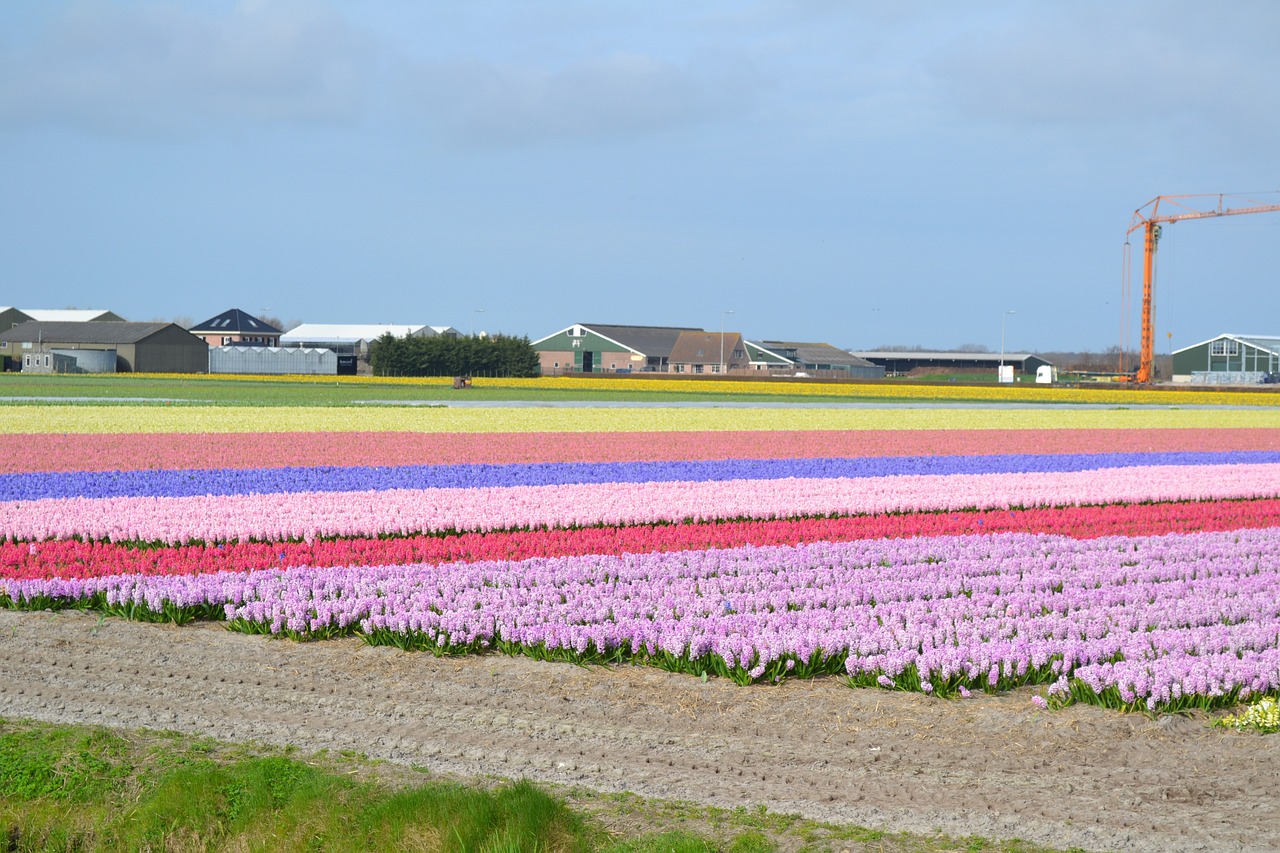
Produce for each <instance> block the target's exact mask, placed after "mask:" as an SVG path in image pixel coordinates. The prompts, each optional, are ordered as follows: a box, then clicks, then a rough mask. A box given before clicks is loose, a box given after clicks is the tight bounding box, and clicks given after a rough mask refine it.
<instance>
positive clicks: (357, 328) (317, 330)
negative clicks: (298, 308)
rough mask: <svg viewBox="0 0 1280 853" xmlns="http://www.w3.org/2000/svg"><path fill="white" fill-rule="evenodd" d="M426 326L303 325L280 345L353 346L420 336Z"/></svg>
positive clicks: (285, 337)
mask: <svg viewBox="0 0 1280 853" xmlns="http://www.w3.org/2000/svg"><path fill="white" fill-rule="evenodd" d="M427 328H428V327H427V326H406V325H395V324H379V323H368V324H359V323H303V324H302V325H301V326H298V327H296V328H293V329H290V330H289V331H288V332H286V333H285V334H283V335H281V336H280V342H281V343H305V342H307V341H323V342H326V343H336V344H354V343H359V342H360V341H376V340H377V339H378V338H380V337H382V336H383V335H386V334H390V335H391V336H392V337H395V338H403V337H404V336H405V335H415V336H417V335H422V333H423V330H426V329H427Z"/></svg>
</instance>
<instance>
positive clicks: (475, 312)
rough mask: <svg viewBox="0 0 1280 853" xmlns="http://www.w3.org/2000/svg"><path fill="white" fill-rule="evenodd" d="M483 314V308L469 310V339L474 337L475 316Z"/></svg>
mask: <svg viewBox="0 0 1280 853" xmlns="http://www.w3.org/2000/svg"><path fill="white" fill-rule="evenodd" d="M483 313H484V309H483V308H473V309H472V310H471V335H470V337H473V338H474V337H475V336H476V315H477V314H483Z"/></svg>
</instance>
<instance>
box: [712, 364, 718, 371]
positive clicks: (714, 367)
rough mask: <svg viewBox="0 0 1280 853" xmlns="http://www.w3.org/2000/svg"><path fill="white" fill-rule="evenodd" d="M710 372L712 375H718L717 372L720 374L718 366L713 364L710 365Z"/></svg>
mask: <svg viewBox="0 0 1280 853" xmlns="http://www.w3.org/2000/svg"><path fill="white" fill-rule="evenodd" d="M711 372H712V373H719V372H720V365H718V364H713V365H711Z"/></svg>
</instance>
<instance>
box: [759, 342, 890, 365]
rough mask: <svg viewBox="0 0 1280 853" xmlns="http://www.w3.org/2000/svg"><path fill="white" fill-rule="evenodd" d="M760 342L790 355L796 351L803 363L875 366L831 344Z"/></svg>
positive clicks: (798, 358)
mask: <svg viewBox="0 0 1280 853" xmlns="http://www.w3.org/2000/svg"><path fill="white" fill-rule="evenodd" d="M760 343H762V344H764V345H765V346H766V347H768V348H769V349H771V350H775V351H779V352H785V353H787V354H788V355H789V354H790V353H791V352H794V353H795V355H794V356H792V357H793V358H795V360H796V361H798V362H800V363H801V364H832V365H835V364H841V365H845V366H847V367H874V366H875V365H873V364H872V363H871V362H869V361H867V360H866V359H865V358H859V357H858V356H856V355H854V354H853V353H851V352H849V351H847V350H842V349H840V348H839V347H835V346H832V345H831V344H824V343H813V342H807V341H761V342H760Z"/></svg>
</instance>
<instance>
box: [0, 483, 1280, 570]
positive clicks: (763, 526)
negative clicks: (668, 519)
mask: <svg viewBox="0 0 1280 853" xmlns="http://www.w3.org/2000/svg"><path fill="white" fill-rule="evenodd" d="M1263 527H1280V500H1276V499H1270V500H1239V501H1197V502H1187V503H1155V504H1146V503H1143V504H1111V505H1107V506H1079V507H1076V506H1071V507H1047V508H1034V509H1021V510H987V511H975V512H961V513H906V514H893V515H857V516H842V517H839V518H804V519H787V520H770V521H721V522H705V523H690V524H664V525H644V526H635V527H612V526H609V527H590V528H583V529H578V530H565V529H550V530H518V531H506V532H495V533H465V534H461V535H457V536H434V535H418V536H409V537H394V538H379V537H357V538H341V539H312V540H311V541H302V542H231V543H218V544H195V545H177V546H169V547H152V548H134V547H130V546H128V545H123V544H117V543H112V542H101V541H82V540H78V539H59V540H48V541H44V542H40V543H33V542H0V577H8V578H13V579H30V578H55V577H62V578H90V577H104V576H108V575H129V574H133V575H185V574H201V573H209V572H226V571H245V570H249V569H270V568H289V567H293V566H386V565H401V564H409V563H449V562H468V563H470V562H478V561H482V560H525V559H530V558H533V557H569V556H586V555H589V554H624V553H631V554H643V553H650V552H659V551H688V550H698V549H704V548H735V547H740V546H743V545H747V544H751V545H799V544H803V543H807V542H821V541H829V542H843V541H851V540H855V539H899V538H910V537H922V536H957V535H966V534H981V533H988V534H994V533H1007V532H1026V533H1054V534H1058V535H1061V536H1070V537H1073V538H1077V539H1092V538H1097V537H1101V536H1152V535H1159V534H1164V533H1171V532H1183V533H1192V532H1202V531H1222V530H1240V529H1246V528H1263Z"/></svg>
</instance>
